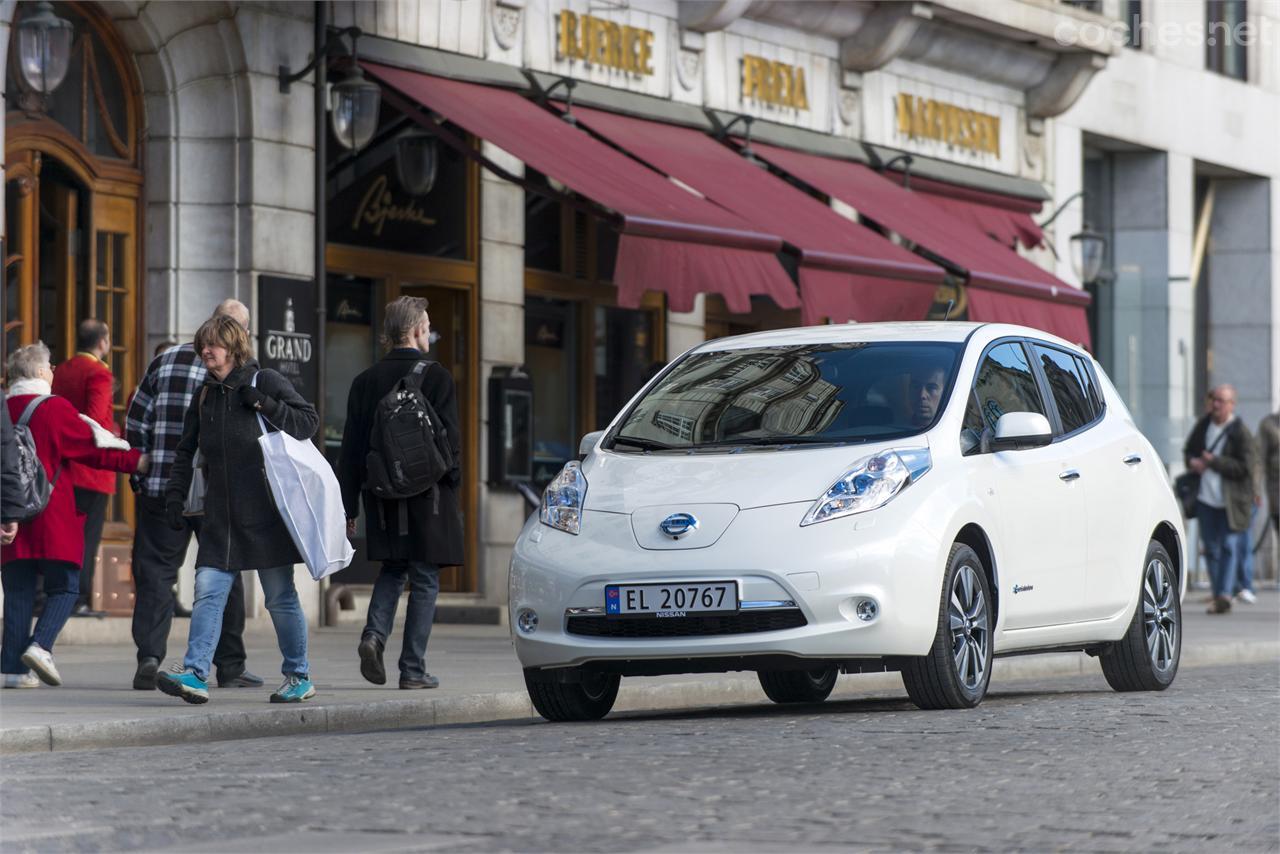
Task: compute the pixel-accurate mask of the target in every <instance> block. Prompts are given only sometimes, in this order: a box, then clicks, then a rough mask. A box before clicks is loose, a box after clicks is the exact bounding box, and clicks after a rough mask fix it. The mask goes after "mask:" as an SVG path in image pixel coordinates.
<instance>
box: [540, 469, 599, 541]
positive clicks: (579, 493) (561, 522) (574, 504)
mask: <svg viewBox="0 0 1280 854" xmlns="http://www.w3.org/2000/svg"><path fill="white" fill-rule="evenodd" d="M586 497H587V479H586V477H584V476H583V474H582V469H581V468H580V467H579V464H578V461H577V460H570V461H569V462H567V463H565V464H564V468H562V469H561V470H560V473H559V474H558V475H556V476H555V478H554V479H553V480H552V481H551V483H548V484H547V488H546V490H544V491H543V493H542V509H541V510H539V511H538V519H539V520H540V521H541V522H542V524H544V525H550V526H551V527H552V528H558V529H559V530H561V531H565V532H567V533H570V534H577V533H578V531H580V530H581V529H582V502H583V501H584V500H586Z"/></svg>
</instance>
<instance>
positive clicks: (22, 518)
mask: <svg viewBox="0 0 1280 854" xmlns="http://www.w3.org/2000/svg"><path fill="white" fill-rule="evenodd" d="M50 397H51V395H47V394H42V395H40V396H39V397H37V398H36V399H35V400H33V401H31V402H30V403H28V404H27V408H26V409H24V410H22V417H20V418H19V419H18V423H17V424H15V425H13V438H14V444H15V445H17V453H16V454H15V456H16V457H17V461H18V484H19V486H18V493H19V495H20V496H21V497H20V498H19V500H18V502H17V505H16V506H10V507H6V508H5V513H4V515H5V518H7V519H13V520H15V521H18V522H30V521H31V520H32V519H34V518H35V517H37V516H39V515H40V514H41V513H43V512H44V508H45V507H47V506H48V504H49V497H50V496H52V495H53V485H54V484H55V483H57V482H58V475H57V474H55V475H54V476H53V481H52V482H50V480H49V478H48V476H47V475H46V474H45V473H44V464H43V463H41V462H40V458H39V457H38V456H37V455H36V440H35V437H34V436H32V435H31V428H30V427H28V426H27V423H28V422H30V421H31V416H33V415H35V414H36V409H38V408H39V406H40V404H42V403H44V402H45V401H46V400H48V399H49V398H50Z"/></svg>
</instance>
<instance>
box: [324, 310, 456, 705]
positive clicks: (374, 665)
mask: <svg viewBox="0 0 1280 854" xmlns="http://www.w3.org/2000/svg"><path fill="white" fill-rule="evenodd" d="M430 339H431V319H430V317H429V316H428V314H427V301H426V300H424V299H419V298H415V297H401V298H400V299H397V300H396V301H394V302H392V303H391V304H390V305H388V306H387V309H386V315H385V320H384V323H383V344H384V345H385V346H386V347H387V348H388V352H387V354H386V355H385V356H384V357H383V358H382V359H381V360H380V361H379V362H378V363H377V364H375V365H374V366H373V367H371V368H369V369H368V370H366V371H364V372H363V373H361V374H360V375H359V376H357V377H356V378H355V380H354V381H353V382H352V383H351V390H350V392H349V393H348V396H347V421H346V425H345V427H344V428H343V431H342V451H341V455H340V457H339V461H338V480H339V482H340V483H341V485H342V499H343V504H344V506H345V507H346V512H347V520H348V521H347V531H348V534H349V535H353V534H354V533H355V525H356V519H357V518H358V517H359V515H360V502H361V498H362V497H363V501H364V511H365V531H366V537H367V554H368V555H369V557H370V559H372V560H380V561H382V568H381V571H380V572H379V574H378V579H377V581H376V582H375V583H374V586H373V595H372V597H371V598H370V600H369V613H368V616H367V619H366V621H365V626H364V632H363V633H362V635H361V638H360V645H359V647H358V650H357V651H358V654H359V656H360V673H361V674H362V675H363V676H364V678H365V679H367V680H369V681H370V682H372V683H374V684H375V685H382V684H385V683H386V681H387V675H386V668H385V666H384V665H383V662H382V653H383V649H384V648H385V647H386V644H387V638H388V637H389V636H390V634H391V629H392V625H393V623H394V622H395V615H396V607H397V605H398V604H399V601H400V594H401V593H403V592H404V588H405V583H406V581H407V582H408V585H409V605H408V611H407V613H406V616H405V624H404V638H403V643H402V646H401V651H400V662H399V664H400V687H401V688H404V689H413V688H435V687H436V686H438V685H439V684H440V680H439V679H437V678H436V677H435V676H432V675H431V674H430V673H428V672H427V669H426V655H427V640H428V638H429V637H430V635H431V624H432V622H433V621H434V619H435V610H436V596H437V595H438V594H439V592H440V567H441V566H453V565H458V564H461V563H462V562H463V536H462V516H461V514H460V512H459V509H458V507H459V505H458V486H459V484H460V483H461V469H460V467H459V459H460V453H459V451H460V448H461V433H460V431H459V427H458V398H457V389H456V387H455V386H454V382H453V377H452V376H451V375H450V373H449V372H448V371H447V370H446V369H445V368H444V367H443V366H442V365H440V363H439V362H434V361H430V360H428V359H427V352H428V350H429V349H430ZM393 390H401V391H403V392H404V393H405V394H406V398H405V399H406V400H408V399H409V398H410V397H412V395H413V392H414V391H415V390H417V391H420V392H421V396H422V398H423V399H424V400H425V407H426V408H425V411H426V412H429V413H432V414H434V415H435V416H437V419H436V420H438V421H439V422H440V423H437V424H433V425H431V427H430V428H428V429H430V430H431V431H432V433H431V435H429V436H427V437H426V438H427V443H428V444H430V443H431V442H433V441H435V442H439V443H440V444H441V446H442V450H443V452H444V453H443V455H442V456H443V457H447V458H448V459H447V464H446V467H445V470H444V471H443V476H442V477H441V479H440V480H439V481H438V482H436V483H434V484H433V485H431V486H430V487H429V488H427V489H426V490H425V491H423V492H421V493H419V494H416V495H413V496H412V497H407V498H403V499H396V500H388V499H384V498H380V497H378V495H376V494H375V493H374V492H373V483H372V481H373V480H374V478H373V477H371V475H372V474H373V473H371V472H370V470H369V457H370V453H369V452H370V448H371V445H372V444H373V442H372V440H373V438H374V436H373V434H374V432H375V429H376V428H377V426H378V421H379V416H378V414H377V413H378V410H379V407H380V405H383V403H384V401H386V400H387V397H388V395H389V394H391V393H392V392H393ZM441 429H443V434H444V435H443V436H441V435H440V434H439V431H440V430H441ZM407 462H408V463H410V464H420V461H414V460H409V461H407Z"/></svg>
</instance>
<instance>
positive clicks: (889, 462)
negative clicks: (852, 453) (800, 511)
mask: <svg viewBox="0 0 1280 854" xmlns="http://www.w3.org/2000/svg"><path fill="white" fill-rule="evenodd" d="M932 466H933V460H932V459H931V458H930V456H929V449H928V448H898V449H895V450H892V451H882V452H881V453H879V454H876V455H875V456H871V457H864V458H863V459H861V460H858V461H857V462H856V463H854V464H853V466H852V467H850V469H849V470H848V471H846V472H845V473H844V474H842V475H840V477H839V479H838V480H836V482H835V483H833V484H831V486H830V487H828V488H827V491H826V492H824V493H822V495H821V496H819V498H818V500H817V501H815V502H814V503H813V506H812V507H810V508H809V512H808V513H806V514H805V516H804V520H803V521H801V522H800V526H801V527H804V526H805V525H812V524H814V523H816V522H825V521H827V520H828V519H837V518H839V517H841V516H851V515H853V514H854V513H865V512H866V511H868V510H874V509H876V508H877V507H883V506H884V505H886V504H888V503H889V501H890V500H892V498H893V497H894V496H895V495H897V494H898V493H899V492H901V491H902V490H903V489H904V488H905V487H906V486H908V485H909V484H912V483H914V482H915V481H917V480H919V479H920V478H921V477H923V476H924V474H925V472H927V471H929V469H930V468H931V467H932Z"/></svg>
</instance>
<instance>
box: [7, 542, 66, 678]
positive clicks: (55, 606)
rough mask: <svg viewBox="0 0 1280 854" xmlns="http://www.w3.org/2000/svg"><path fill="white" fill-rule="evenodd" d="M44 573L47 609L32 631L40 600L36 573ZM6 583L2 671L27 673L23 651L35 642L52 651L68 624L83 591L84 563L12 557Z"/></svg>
mask: <svg viewBox="0 0 1280 854" xmlns="http://www.w3.org/2000/svg"><path fill="white" fill-rule="evenodd" d="M37 573H40V574H43V575H44V592H45V596H46V597H48V598H46V599H45V603H44V610H43V611H41V612H40V619H38V620H36V628H35V631H34V632H32V631H31V615H32V613H33V612H34V610H35V603H36V574H37ZM0 583H3V585H4V641H3V643H0V673H26V672H27V666H26V665H25V664H23V663H22V654H23V653H24V652H26V651H27V647H28V646H30V645H31V644H33V643H38V644H40V646H41V648H43V649H44V650H46V651H48V652H52V651H53V642H54V641H55V640H57V639H58V633H59V632H61V631H62V627H63V626H65V625H66V624H67V619H68V618H69V617H70V616H71V609H72V608H74V607H75V606H76V597H77V596H78V595H79V591H80V567H78V566H76V565H75V564H73V563H66V562H64V561H60V560H11V561H9V562H8V563H6V564H5V565H4V571H3V572H0Z"/></svg>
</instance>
